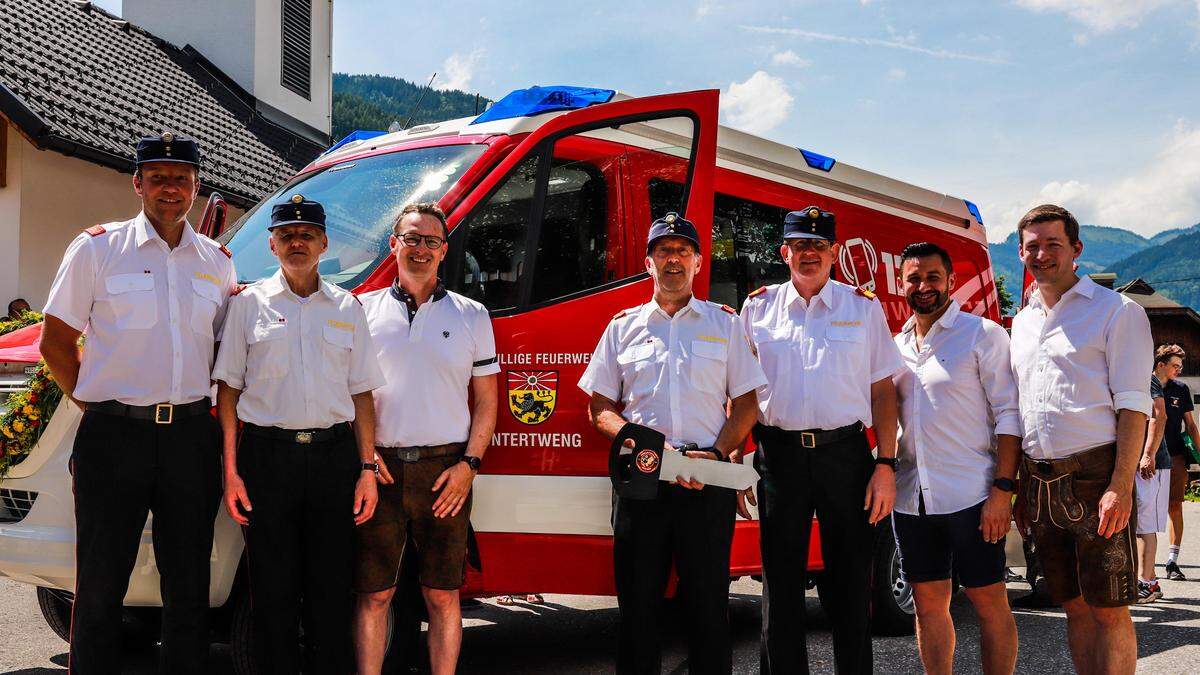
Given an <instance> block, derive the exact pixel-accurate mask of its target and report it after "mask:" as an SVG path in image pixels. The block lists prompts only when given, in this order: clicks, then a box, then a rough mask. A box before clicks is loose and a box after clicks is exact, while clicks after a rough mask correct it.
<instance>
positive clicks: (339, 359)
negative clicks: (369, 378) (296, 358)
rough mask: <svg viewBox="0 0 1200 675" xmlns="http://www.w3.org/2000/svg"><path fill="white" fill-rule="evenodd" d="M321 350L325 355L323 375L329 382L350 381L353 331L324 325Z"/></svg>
mask: <svg viewBox="0 0 1200 675" xmlns="http://www.w3.org/2000/svg"><path fill="white" fill-rule="evenodd" d="M321 336H322V338H323V339H322V340H321V350H322V352H323V354H322V355H323V356H324V357H325V377H326V378H327V379H329V380H330V381H331V382H341V383H347V382H349V381H350V349H351V348H352V347H353V346H354V333H353V332H351V331H348V330H344V329H342V328H338V327H337V326H329V325H327V326H325V328H324V329H323V330H322V331H321Z"/></svg>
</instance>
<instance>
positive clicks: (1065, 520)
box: [1010, 204, 1154, 673]
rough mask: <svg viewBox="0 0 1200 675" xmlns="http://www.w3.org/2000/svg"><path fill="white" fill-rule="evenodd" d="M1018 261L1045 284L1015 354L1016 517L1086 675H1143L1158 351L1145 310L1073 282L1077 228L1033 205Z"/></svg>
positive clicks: (1066, 217)
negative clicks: (1143, 575) (1140, 631)
mask: <svg viewBox="0 0 1200 675" xmlns="http://www.w3.org/2000/svg"><path fill="white" fill-rule="evenodd" d="M1017 236H1018V237H1019V245H1018V249H1017V250H1018V252H1019V253H1020V255H1021V261H1022V262H1023V263H1024V265H1025V269H1026V270H1028V271H1029V273H1030V274H1032V275H1033V278H1034V279H1035V280H1036V281H1037V283H1038V290H1037V291H1036V292H1034V293H1032V294H1031V295H1030V298H1029V304H1028V305H1026V306H1025V308H1024V309H1022V310H1021V311H1020V312H1019V313H1018V314H1017V316H1016V317H1014V318H1013V326H1012V344H1011V348H1010V354H1011V358H1012V369H1013V373H1014V374H1015V375H1016V378H1017V388H1018V389H1019V390H1020V409H1021V421H1022V428H1023V429H1024V433H1025V437H1024V441H1023V449H1024V451H1025V458H1024V460H1023V463H1022V466H1021V470H1020V472H1021V473H1020V475H1021V487H1020V488H1019V491H1018V497H1017V503H1016V505H1015V508H1014V516H1015V517H1016V522H1017V525H1018V526H1019V527H1021V529H1022V530H1023V531H1026V532H1028V531H1029V530H1030V529H1032V535H1033V539H1034V542H1035V544H1036V545H1037V553H1038V557H1039V559H1040V560H1041V562H1042V566H1043V567H1044V570H1045V574H1046V587H1047V589H1048V590H1049V592H1050V596H1051V598H1052V599H1053V600H1055V601H1056V602H1058V603H1060V604H1061V605H1062V607H1063V610H1064V611H1066V613H1067V643H1068V644H1069V645H1070V648H1071V657H1072V659H1073V660H1074V662H1075V669H1076V670H1077V671H1079V672H1080V673H1133V671H1134V666H1135V664H1136V662H1137V641H1136V640H1135V638H1134V633H1133V621H1132V620H1131V619H1130V616H1129V607H1128V605H1130V604H1133V603H1134V602H1135V601H1136V599H1137V574H1136V565H1137V562H1136V560H1137V550H1136V549H1135V547H1134V544H1133V523H1132V520H1131V518H1130V514H1131V513H1132V512H1133V476H1134V473H1135V472H1136V470H1137V463H1138V457H1139V455H1140V454H1141V451H1142V442H1143V439H1144V438H1145V434H1146V417H1147V415H1148V414H1149V413H1150V393H1149V387H1148V386H1147V384H1146V373H1147V371H1149V370H1150V369H1151V367H1152V366H1153V361H1154V343H1153V341H1152V339H1151V337H1150V322H1149V321H1148V320H1147V319H1146V312H1145V310H1143V309H1142V308H1141V307H1139V306H1138V305H1137V304H1136V303H1134V302H1133V301H1132V300H1129V299H1128V298H1126V297H1125V296H1123V295H1121V294H1119V293H1115V292H1113V291H1111V290H1109V289H1107V288H1104V287H1102V286H1099V285H1098V284H1096V282H1094V281H1092V280H1091V279H1090V278H1088V277H1086V276H1084V277H1079V276H1077V275H1076V274H1075V270H1074V261H1075V259H1076V258H1078V257H1079V255H1080V254H1081V253H1082V252H1083V242H1081V241H1080V240H1079V222H1078V221H1077V220H1075V217H1074V216H1072V215H1071V214H1070V213H1069V212H1068V211H1067V210H1066V209H1064V208H1062V207H1059V206H1053V205H1048V204H1047V205H1043V206H1038V207H1035V208H1034V209H1033V210H1031V211H1030V212H1029V213H1027V214H1025V216H1024V217H1023V218H1021V220H1020V222H1019V223H1017Z"/></svg>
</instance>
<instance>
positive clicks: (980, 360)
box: [892, 300, 1021, 515]
mask: <svg viewBox="0 0 1200 675" xmlns="http://www.w3.org/2000/svg"><path fill="white" fill-rule="evenodd" d="M915 326H916V319H915V318H911V317H910V318H909V320H908V322H907V323H905V324H904V328H903V329H901V331H900V333H899V334H898V335H896V346H897V347H899V348H900V355H901V357H903V359H904V366H905V367H904V368H901V369H900V370H899V371H897V373H896V374H895V375H894V376H893V377H892V380H893V381H894V382H895V383H896V393H897V394H898V396H899V398H900V426H901V433H900V452H899V455H898V457H897V461H898V464H897V467H896V510H897V511H899V512H900V513H907V514H909V515H916V514H918V513H920V499H921V498H922V497H923V498H924V501H925V512H926V513H929V514H943V513H955V512H958V511H962V510H963V509H966V508H970V507H972V506H974V505H976V504H978V503H979V502H981V501H983V500H985V499H987V496H988V494H989V493H990V492H991V488H992V479H993V478H994V477H995V473H996V455H995V451H996V435H997V434H1005V435H1008V436H1016V437H1018V438H1019V437H1020V436H1021V417H1020V414H1019V413H1018V411H1017V385H1016V382H1015V381H1014V380H1013V375H1012V370H1011V369H1010V368H1009V355H1008V334H1007V333H1005V332H1004V329H1003V328H1001V327H1000V326H999V325H997V324H996V323H995V322H994V321H990V320H988V319H984V318H982V317H978V316H975V315H974V314H968V313H966V312H964V311H962V309H961V308H960V307H959V304H958V301H957V300H951V301H950V306H949V307H948V308H946V311H945V313H943V314H942V316H941V317H940V318H939V319H938V320H937V321H936V322H934V324H933V326H931V327H930V329H929V332H928V333H926V334H925V339H924V340H923V344H921V345H920V346H918V345H917V334H916V329H915Z"/></svg>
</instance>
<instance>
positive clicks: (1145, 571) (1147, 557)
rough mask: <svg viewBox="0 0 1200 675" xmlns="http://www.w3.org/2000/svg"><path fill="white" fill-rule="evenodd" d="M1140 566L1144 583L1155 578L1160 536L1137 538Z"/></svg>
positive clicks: (1141, 536)
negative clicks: (1155, 558)
mask: <svg viewBox="0 0 1200 675" xmlns="http://www.w3.org/2000/svg"><path fill="white" fill-rule="evenodd" d="M1137 549H1138V565H1139V567H1140V569H1141V577H1142V581H1150V580H1151V579H1154V578H1155V574H1154V557H1155V555H1157V553H1158V534H1157V533H1155V532H1151V533H1149V534H1139V535H1138V536H1137Z"/></svg>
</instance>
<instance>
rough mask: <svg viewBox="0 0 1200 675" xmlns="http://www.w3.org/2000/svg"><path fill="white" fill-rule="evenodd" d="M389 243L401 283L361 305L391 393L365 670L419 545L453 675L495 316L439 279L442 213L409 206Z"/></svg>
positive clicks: (362, 571)
mask: <svg viewBox="0 0 1200 675" xmlns="http://www.w3.org/2000/svg"><path fill="white" fill-rule="evenodd" d="M390 243H391V248H392V255H394V256H395V257H396V281H395V282H393V283H392V285H391V286H389V287H387V288H381V289H379V290H377V291H372V292H370V293H366V294H364V295H363V296H362V301H363V308H364V309H365V310H366V314H367V325H368V327H369V328H370V329H371V338H372V340H373V341H374V343H375V348H376V350H377V352H378V354H379V363H380V364H381V365H382V366H383V370H384V375H385V376H386V377H387V384H386V385H384V386H383V387H381V388H379V389H378V390H376V392H375V411H376V418H377V419H378V420H379V425H378V431H377V433H376V442H377V444H378V445H377V448H376V451H377V453H378V456H377V457H376V460H375V461H376V463H378V464H379V483H380V486H379V506H378V508H377V509H376V511H375V517H374V518H372V519H371V521H370V522H369V523H366V524H365V525H363V526H362V527H360V528H358V532H357V537H356V544H357V556H356V560H355V579H354V587H355V590H356V591H357V592H358V603H357V607H356V610H355V626H354V635H355V651H356V654H357V658H358V672H359V673H361V674H362V675H369V674H372V673H378V672H379V671H380V669H381V668H382V666H383V658H384V652H385V647H386V646H387V637H388V631H387V629H388V608H389V607H391V605H392V597H393V596H394V595H395V592H396V587H397V584H398V583H400V581H401V574H400V563H401V560H402V559H403V558H404V554H405V551H404V549H405V545H406V542H407V541H408V540H411V541H412V544H413V547H414V548H415V549H416V551H415V552H416V559H417V564H418V566H419V573H418V581H419V583H420V586H421V595H422V596H423V598H424V600H425V607H426V609H427V610H428V612H429V638H428V642H429V663H430V669H431V671H432V672H433V675H451V674H452V673H454V671H455V668H456V664H457V662H458V653H459V648H460V646H461V644H462V612H461V609H460V607H459V597H458V590H459V588H461V587H462V585H463V581H464V580H465V570H466V557H467V537H468V530H467V528H468V525H469V524H470V520H471V485H472V483H473V482H474V480H475V476H476V474H477V473H478V472H479V468H480V466H481V464H482V462H483V455H484V452H486V451H487V447H488V444H489V443H490V442H491V438H492V431H494V430H495V428H496V410H497V408H498V407H499V406H498V402H497V398H496V388H497V384H496V373H499V372H500V365H499V363H498V362H497V358H496V340H495V337H494V335H493V333H492V320H491V317H489V316H488V310H487V308H486V307H484V306H483V305H481V304H480V303H478V302H475V301H474V300H471V299H470V298H466V297H463V296H462V295H459V294H458V293H453V292H450V291H447V290H446V288H445V286H443V285H442V283H441V281H440V280H439V279H438V276H437V274H438V265H439V264H440V263H441V262H442V259H443V258H445V256H446V250H447V249H448V248H449V246H448V245H447V243H446V215H445V214H444V213H442V210H441V209H440V208H438V206H437V204H433V203H420V204H409V205H407V206H405V207H404V209H402V210H401V211H400V216H399V218H398V219H397V220H396V223H395V226H394V227H393V230H392V236H391V240H390ZM468 392H469V393H470V394H471V395H472V396H473V397H474V399H475V400H474V405H473V406H472V405H469V404H468V400H467V394H468ZM401 597H407V595H402V596H401Z"/></svg>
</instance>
